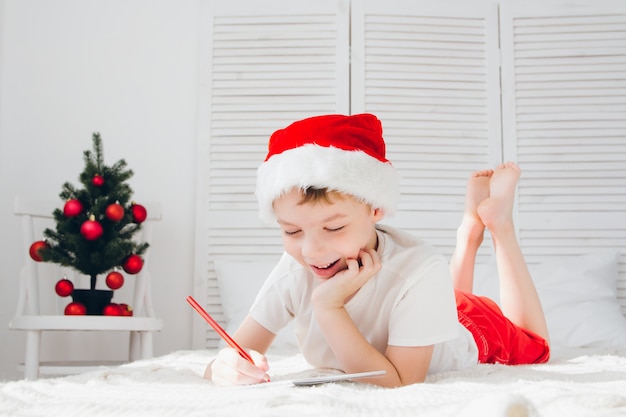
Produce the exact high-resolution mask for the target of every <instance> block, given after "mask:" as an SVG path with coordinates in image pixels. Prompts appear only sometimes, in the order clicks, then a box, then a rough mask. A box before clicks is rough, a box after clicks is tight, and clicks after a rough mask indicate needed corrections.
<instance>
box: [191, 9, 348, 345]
mask: <svg viewBox="0 0 626 417" xmlns="http://www.w3.org/2000/svg"><path fill="white" fill-rule="evenodd" d="M347 4H348V2H347V1H346V0H321V1H316V2H308V1H305V0H298V1H292V2H289V3H285V2H282V1H279V0H275V1H264V2H254V1H238V2H219V1H207V2H202V3H201V22H202V23H201V34H202V39H201V56H200V60H201V65H200V71H201V73H200V82H199V86H200V93H199V94H200V97H201V101H200V105H199V108H200V113H199V129H198V130H199V131H198V181H199V182H198V185H197V189H198V195H197V201H198V204H197V207H196V210H197V213H196V220H197V222H196V223H197V237H196V261H195V262H196V265H195V270H196V277H195V282H196V288H195V291H194V292H195V294H196V295H197V296H198V299H199V300H206V304H207V307H208V311H209V313H212V314H215V315H216V316H217V317H218V320H220V319H221V318H223V315H222V312H221V307H220V303H219V288H218V285H217V277H216V275H215V271H214V267H213V261H214V260H215V259H218V258H228V259H248V260H249V259H262V258H264V257H269V256H271V257H273V258H275V257H276V254H279V253H280V252H281V250H282V246H281V242H280V235H279V234H278V232H277V231H276V230H275V229H274V228H271V227H270V228H268V227H265V226H264V225H263V224H261V222H260V221H259V220H258V216H257V203H256V198H255V196H254V189H255V182H256V170H257V167H258V166H259V164H260V163H261V162H262V161H263V159H264V158H265V154H266V153H267V141H268V138H269V136H270V135H271V133H272V132H274V131H275V130H276V129H278V128H282V127H284V126H286V125H287V124H288V123H290V122H292V121H294V120H297V119H301V118H304V117H307V116H312V115H317V114H322V113H348V112H349V108H348V91H349V85H348V79H349V78H348V77H349V73H348V68H349V61H348V60H349V54H348V52H347V51H348V47H349V33H348V28H349V22H348V15H347V11H348V7H347ZM194 326H196V327H195V328H194V343H193V344H194V346H197V347H204V346H209V347H216V346H217V344H218V340H217V338H216V337H215V334H214V332H212V331H210V330H209V329H207V327H206V326H204V325H202V323H197V322H195V321H194Z"/></svg>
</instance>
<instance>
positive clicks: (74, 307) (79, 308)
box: [65, 302, 87, 316]
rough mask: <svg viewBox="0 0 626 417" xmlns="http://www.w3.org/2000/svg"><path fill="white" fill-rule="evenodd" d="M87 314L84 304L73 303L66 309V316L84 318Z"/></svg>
mask: <svg viewBox="0 0 626 417" xmlns="http://www.w3.org/2000/svg"><path fill="white" fill-rule="evenodd" d="M85 314H87V307H85V305H84V304H83V303H78V302H72V303H69V304H68V305H67V306H66V307H65V315H66V316H84V315H85Z"/></svg>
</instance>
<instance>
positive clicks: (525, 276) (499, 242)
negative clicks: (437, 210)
mask: <svg viewBox="0 0 626 417" xmlns="http://www.w3.org/2000/svg"><path fill="white" fill-rule="evenodd" d="M520 173H521V171H520V169H519V167H518V166H517V165H516V164H514V163H512V162H508V163H505V164H502V165H500V166H498V167H497V168H496V169H495V170H494V172H493V175H492V176H491V178H490V182H489V198H487V199H485V200H483V201H482V202H481V203H480V204H479V205H478V207H477V213H478V216H479V218H480V219H481V220H482V222H483V224H484V225H485V226H486V227H487V229H489V231H490V233H491V236H492V240H493V245H494V248H495V251H496V262H497V265H498V276H499V279H500V305H501V308H502V311H503V313H504V315H505V316H506V317H507V318H508V319H509V320H511V321H512V322H513V323H515V324H516V325H518V326H520V327H523V328H524V329H527V330H530V331H531V332H533V333H536V334H537V335H539V336H541V337H543V338H544V339H545V340H546V341H548V340H549V339H548V329H547V326H546V321H545V317H544V314H543V309H542V307H541V302H540V301H539V296H538V295H537V290H536V289H535V285H534V283H533V281H532V278H531V276H530V272H529V271H528V266H527V265H526V260H525V259H524V256H523V255H522V251H521V249H520V246H519V243H518V241H517V236H516V234H515V227H514V224H513V201H514V197H515V188H516V186H517V181H518V179H519V176H520Z"/></svg>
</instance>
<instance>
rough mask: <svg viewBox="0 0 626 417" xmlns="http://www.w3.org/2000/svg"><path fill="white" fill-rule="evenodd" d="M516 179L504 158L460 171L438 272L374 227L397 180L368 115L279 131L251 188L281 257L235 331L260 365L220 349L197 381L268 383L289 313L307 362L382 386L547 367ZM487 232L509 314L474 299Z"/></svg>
mask: <svg viewBox="0 0 626 417" xmlns="http://www.w3.org/2000/svg"><path fill="white" fill-rule="evenodd" d="M519 174H520V171H519V168H518V167H517V166H516V165H515V164H512V163H508V164H503V165H501V166H499V167H497V168H496V169H495V170H493V171H492V170H487V171H479V172H477V173H475V174H473V175H472V176H471V177H470V179H469V182H468V189H467V196H466V208H465V213H464V216H463V221H462V224H461V226H460V227H459V229H458V232H457V239H458V242H457V248H456V250H455V254H454V256H453V258H452V261H451V264H450V266H448V265H447V263H446V261H445V260H444V258H443V257H442V256H441V255H440V254H439V253H438V252H437V251H436V250H434V249H433V248H432V247H430V246H429V245H427V244H426V243H425V242H423V241H421V240H419V239H415V238H413V237H412V236H410V235H409V234H407V233H404V232H401V231H398V230H396V229H394V228H392V227H388V226H381V225H378V222H379V221H380V220H382V218H383V217H384V215H385V214H387V213H391V212H393V210H394V206H395V202H396V197H397V190H398V186H397V177H396V172H395V170H394V168H393V167H392V165H391V164H390V163H389V161H387V159H386V157H385V143H384V140H383V137H382V127H381V124H380V121H379V120H378V119H377V118H376V117H375V116H373V115H371V114H360V115H354V116H342V115H327V116H318V117H312V118H308V119H304V120H301V121H298V122H295V123H293V124H291V125H290V126H288V127H286V128H285V129H282V130H279V131H277V132H275V133H274V134H273V135H272V137H271V138H270V142H269V152H268V155H267V158H266V159H265V162H264V163H263V164H262V165H261V166H260V167H259V170H258V174H257V191H256V194H257V198H258V201H259V207H260V215H261V217H262V218H263V219H265V220H274V221H276V222H277V223H278V225H279V226H280V228H281V229H282V234H283V245H284V248H285V253H284V254H283V256H282V258H281V260H280V261H279V263H278V264H277V265H276V267H275V268H274V270H273V271H272V273H271V274H270V276H269V277H268V278H267V281H266V282H265V284H264V285H263V287H262V289H261V290H260V292H259V294H258V296H257V299H256V301H255V302H254V304H253V305H252V307H251V309H250V314H249V315H248V317H247V318H246V319H245V320H244V322H243V323H242V325H241V326H240V328H239V329H238V330H237V332H236V333H235V335H234V338H235V339H236V340H237V341H238V342H239V343H240V344H241V345H242V346H243V347H245V348H247V349H248V350H249V351H250V354H251V356H252V357H253V359H254V361H255V364H256V366H255V365H252V364H250V363H249V362H247V361H246V360H244V359H243V358H241V357H240V356H239V355H238V354H237V353H236V352H235V351H234V350H232V349H229V348H227V349H222V350H221V351H220V352H219V353H218V355H217V356H216V358H215V360H214V361H213V362H212V363H211V364H209V366H207V369H206V372H205V377H206V378H209V379H212V380H213V381H214V382H215V383H216V384H218V385H233V384H235V385H236V384H254V383H260V382H263V381H266V380H267V379H268V377H267V374H266V372H267V371H268V369H269V366H268V363H267V361H266V359H265V356H263V353H264V352H266V351H267V349H268V348H269V346H270V344H271V343H272V341H273V339H274V337H275V335H276V333H278V331H280V329H281V328H282V327H284V326H285V325H286V324H287V323H288V322H289V321H290V320H292V319H293V320H295V332H296V337H297V339H298V344H299V346H300V349H301V350H302V353H303V355H304V357H305V358H306V360H307V361H308V362H309V363H310V364H311V365H312V366H314V367H320V368H334V369H339V370H341V371H344V372H346V373H352V372H363V371H371V370H378V369H384V370H386V375H385V376H384V377H381V378H371V379H369V380H365V381H366V382H369V383H372V384H376V385H381V386H385V387H396V386H402V385H407V384H412V383H416V382H423V381H424V379H425V378H426V375H427V374H428V373H434V372H440V371H444V370H453V369H459V368H462V367H465V366H470V365H472V364H475V363H477V362H484V363H488V362H499V363H509V364H517V363H540V362H545V361H547V360H548V357H549V345H548V341H547V340H548V333H547V329H546V325H545V320H544V317H543V312H542V309H541V305H540V303H539V299H538V297H537V293H536V291H535V289H534V286H533V283H532V280H531V278H530V275H529V273H528V269H527V267H526V264H525V262H524V259H523V257H522V254H521V251H520V249H519V246H518V244H517V240H516V237H515V233H514V228H513V222H512V205H513V197H514V192H515V186H516V184H517V179H518V178H519ZM485 227H487V228H489V230H490V232H491V233H492V235H493V242H494V246H495V249H496V259H497V263H498V273H499V276H500V281H501V302H502V305H503V310H504V313H505V314H506V315H507V316H508V317H509V319H507V318H505V317H504V316H503V314H502V312H501V311H500V309H499V308H498V307H497V306H496V305H495V303H493V302H492V301H490V300H488V299H484V298H479V297H476V296H474V295H472V294H471V288H472V279H473V269H474V259H475V256H476V251H477V250H478V247H479V246H480V243H481V242H482V236H483V233H484V229H485ZM451 274H452V278H451V277H450V275H451ZM453 283H454V287H453Z"/></svg>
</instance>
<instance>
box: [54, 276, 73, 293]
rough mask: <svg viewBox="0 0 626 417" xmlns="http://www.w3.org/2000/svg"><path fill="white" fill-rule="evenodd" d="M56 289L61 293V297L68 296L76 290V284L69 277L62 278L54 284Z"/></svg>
mask: <svg viewBox="0 0 626 417" xmlns="http://www.w3.org/2000/svg"><path fill="white" fill-rule="evenodd" d="M54 291H55V292H56V293H57V294H58V295H59V297H67V296H68V295H71V294H72V292H73V291H74V284H72V281H70V280H69V279H66V278H63V279H60V280H59V281H58V282H57V284H56V285H55V286H54Z"/></svg>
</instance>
